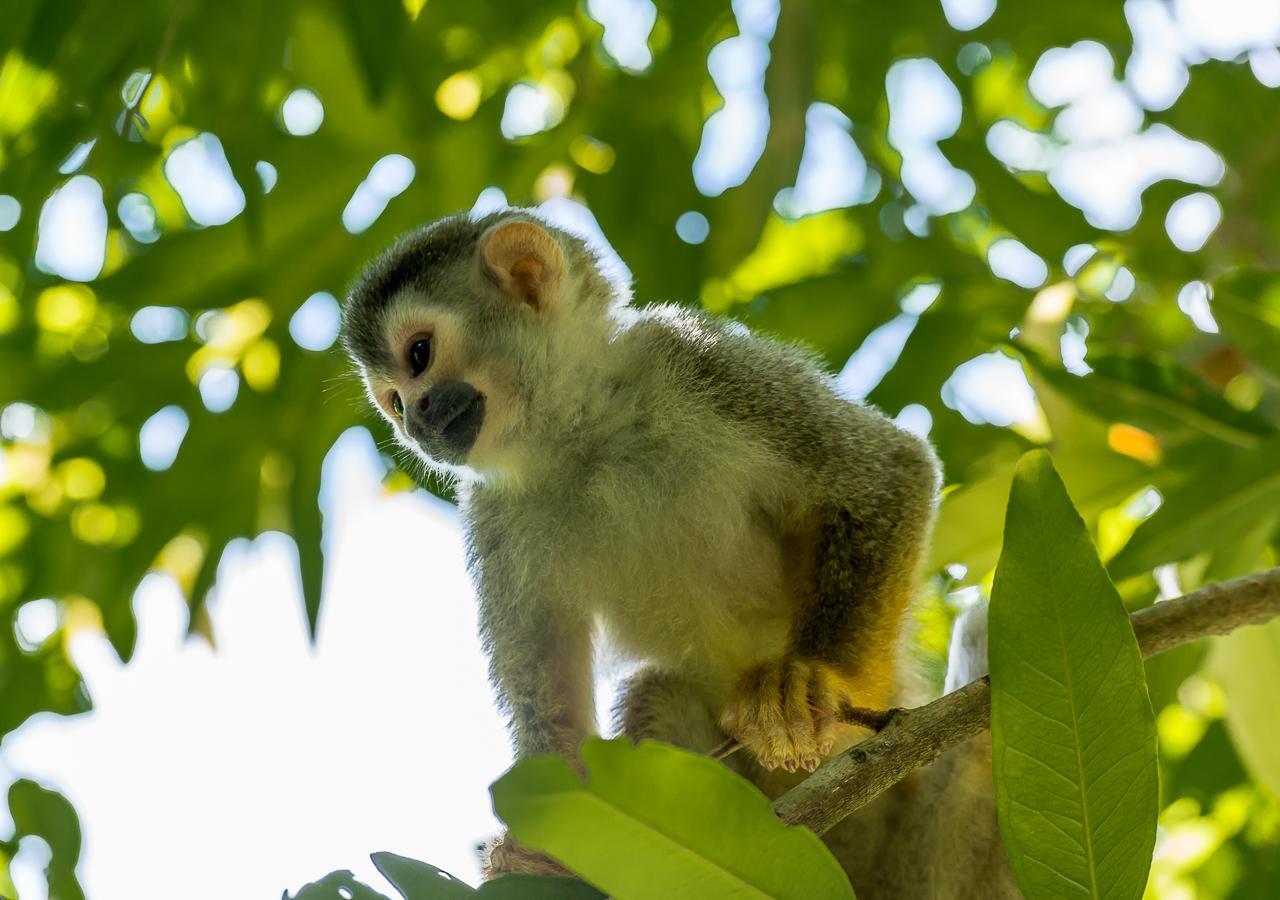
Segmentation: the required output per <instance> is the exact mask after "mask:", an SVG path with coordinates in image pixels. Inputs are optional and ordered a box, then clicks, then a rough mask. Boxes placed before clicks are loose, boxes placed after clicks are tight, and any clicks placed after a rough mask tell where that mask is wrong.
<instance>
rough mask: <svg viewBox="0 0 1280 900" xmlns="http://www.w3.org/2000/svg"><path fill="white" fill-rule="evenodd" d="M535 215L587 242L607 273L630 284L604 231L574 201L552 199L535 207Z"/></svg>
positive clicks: (627, 275) (625, 266)
mask: <svg viewBox="0 0 1280 900" xmlns="http://www.w3.org/2000/svg"><path fill="white" fill-rule="evenodd" d="M537 211H538V213H539V214H540V215H542V216H544V217H545V218H546V219H547V221H549V222H550V223H551V224H553V225H556V226H558V227H560V228H563V229H564V230H565V231H568V232H569V233H571V234H576V235H577V236H578V237H580V238H582V239H583V240H584V241H586V242H587V245H588V246H590V247H591V249H592V250H594V251H595V253H596V255H597V256H598V257H599V258H600V262H601V263H602V264H603V266H604V268H605V269H606V271H609V272H611V273H612V274H613V275H616V276H617V277H618V278H619V279H621V280H622V281H625V282H626V283H628V284H630V283H631V269H630V268H628V266H627V264H626V263H625V262H623V261H622V257H621V256H619V255H618V251H617V250H615V249H613V245H612V244H610V243H609V239H608V238H607V237H605V234H604V230H603V229H601V228H600V223H599V222H597V221H596V217H595V214H594V213H592V212H591V210H590V209H588V208H587V207H586V206H584V205H582V204H581V203H579V202H578V201H577V200H570V199H569V198H568V197H552V198H551V199H550V200H545V201H543V202H542V203H540V204H539V205H538V208H537Z"/></svg>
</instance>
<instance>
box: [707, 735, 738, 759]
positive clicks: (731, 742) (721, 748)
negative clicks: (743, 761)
mask: <svg viewBox="0 0 1280 900" xmlns="http://www.w3.org/2000/svg"><path fill="white" fill-rule="evenodd" d="M741 749H742V742H741V741H739V740H738V739H737V738H726V739H725V740H724V741H722V742H721V743H720V744H719V745H718V746H717V747H716V748H715V749H714V750H712V751H711V753H710V754H709V755H710V757H711V758H712V759H725V758H726V757H729V756H733V754H735V753H737V752H738V751H739V750H741Z"/></svg>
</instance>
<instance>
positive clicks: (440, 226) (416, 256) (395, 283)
mask: <svg viewBox="0 0 1280 900" xmlns="http://www.w3.org/2000/svg"><path fill="white" fill-rule="evenodd" d="M502 215H503V214H502V213H494V214H491V215H488V216H484V217H482V218H479V219H473V218H471V216H470V214H468V213H459V214H457V215H453V216H449V217H448V218H446V219H441V220H440V221H438V222H434V223H432V224H430V225H427V226H425V227H423V228H419V229H418V230H417V231H411V232H409V233H408V234H406V235H404V236H403V237H402V238H400V240H398V241H396V243H395V244H393V245H392V246H391V247H390V248H388V249H387V250H385V251H384V252H383V253H382V254H381V255H380V256H379V257H378V258H377V259H375V260H374V261H373V262H372V263H370V264H369V265H368V266H367V267H366V268H365V270H364V272H362V273H361V274H360V277H359V278H357V279H356V282H355V284H353V285H352V287H351V290H350V291H349V292H348V294H347V302H346V304H345V305H344V307H343V310H342V345H343V346H344V347H345V348H346V350H347V353H349V354H350V355H351V357H352V358H353V359H355V360H356V361H357V362H358V363H360V364H361V365H363V366H364V367H365V368H367V369H375V370H381V371H386V370H388V369H389V368H390V367H391V357H390V354H389V352H388V350H387V347H386V343H385V337H384V334H383V324H382V323H383V316H384V315H385V314H386V312H387V308H388V307H389V306H390V304H391V301H392V299H393V298H395V297H396V296H397V295H398V294H400V293H401V292H402V291H404V290H406V289H408V290H415V291H421V292H423V293H427V292H429V291H430V290H431V286H432V285H433V284H434V283H435V282H436V281H437V280H438V278H439V277H440V275H441V274H442V273H443V271H444V269H445V268H446V267H448V266H451V265H453V264H455V263H457V262H458V261H459V260H463V259H469V258H471V256H472V255H473V254H474V253H475V247H476V243H477V242H478V241H479V239H480V235H481V234H483V233H484V231H485V229H487V228H489V226H491V225H493V224H494V223H495V222H497V221H498V220H499V219H501V218H502Z"/></svg>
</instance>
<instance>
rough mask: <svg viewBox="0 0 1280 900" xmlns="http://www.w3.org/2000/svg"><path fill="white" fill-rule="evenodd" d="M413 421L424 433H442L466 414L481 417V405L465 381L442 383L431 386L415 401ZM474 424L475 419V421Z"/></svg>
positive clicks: (477, 392)
mask: <svg viewBox="0 0 1280 900" xmlns="http://www.w3.org/2000/svg"><path fill="white" fill-rule="evenodd" d="M416 406H417V411H416V413H415V414H414V416H413V418H414V419H415V420H416V423H417V424H418V426H419V427H420V428H422V429H423V430H424V431H425V432H436V433H439V432H444V431H447V430H449V429H450V427H451V426H453V425H454V424H455V423H457V422H458V420H459V419H466V418H469V416H468V414H471V413H480V414H481V415H483V408H484V402H483V398H482V397H481V396H480V392H479V391H477V390H476V389H475V388H474V387H473V386H472V385H470V384H468V383H467V382H465V381H445V382H442V383H440V384H436V385H433V386H432V387H431V389H430V390H428V391H427V392H426V393H425V394H423V395H422V396H421V397H420V398H418V402H417V404H416ZM477 423H478V419H477Z"/></svg>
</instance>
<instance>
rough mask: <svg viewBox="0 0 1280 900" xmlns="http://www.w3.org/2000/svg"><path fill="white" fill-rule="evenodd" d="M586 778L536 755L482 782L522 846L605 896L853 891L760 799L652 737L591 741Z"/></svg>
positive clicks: (731, 777)
mask: <svg viewBox="0 0 1280 900" xmlns="http://www.w3.org/2000/svg"><path fill="white" fill-rule="evenodd" d="M581 755H582V761H583V762H584V763H585V764H586V767H587V770H588V777H587V780H586V783H585V784H584V783H583V781H582V780H581V779H580V778H579V777H578V775H577V774H576V773H575V772H574V770H573V768H572V767H571V766H570V765H569V763H568V761H567V760H565V759H563V758H561V757H558V756H537V757H532V758H530V759H527V760H524V761H522V762H520V763H518V764H516V766H515V767H514V768H513V769H512V770H511V771H510V772H508V773H507V774H506V775H504V776H503V777H502V778H501V779H499V780H498V781H497V782H496V783H495V784H494V785H493V788H492V792H493V804H494V809H495V810H496V811H497V813H498V815H499V816H500V817H501V818H502V819H503V821H505V822H506V823H507V825H508V826H509V827H510V829H511V833H512V834H513V835H515V837H516V838H517V839H518V840H520V841H521V842H522V843H524V844H527V845H528V846H530V847H533V848H535V849H537V850H541V851H543V852H545V853H547V854H549V855H551V856H552V857H554V858H555V859H558V860H559V861H560V862H562V863H564V864H565V865H566V866H568V867H569V868H571V869H572V870H573V871H575V872H578V873H579V874H581V875H582V876H583V877H584V878H586V879H587V880H589V881H590V882H592V883H593V884H595V885H597V886H599V887H600V888H601V889H603V890H604V891H606V892H607V893H608V894H610V895H611V896H616V897H621V898H626V897H663V898H672V900H677V898H691V900H693V898H697V900H702V898H707V897H716V898H726V900H729V898H753V900H759V898H765V897H778V898H791V897H794V898H797V900H800V898H804V900H809V898H815V897H822V898H828V897H829V898H838V897H846V898H850V897H852V896H853V890H852V889H851V888H850V887H849V882H848V879H847V878H846V877H845V874H844V872H843V871H842V870H841V868H840V865H839V863H837V862H836V860H835V858H834V857H832V856H831V854H830V853H829V852H828V851H827V849H826V848H825V847H824V846H823V844H822V842H821V841H820V840H819V839H818V837H817V836H816V835H814V834H813V833H812V832H810V831H808V830H806V829H802V828H792V827H788V826H786V825H783V824H782V823H781V822H780V821H778V819H777V818H776V817H775V816H774V814H773V810H772V807H771V806H770V804H769V801H768V799H767V798H766V797H765V796H764V795H763V794H762V793H760V792H759V791H758V790H756V788H755V787H753V786H752V785H751V784H750V783H749V782H747V781H746V780H745V779H743V778H740V777H739V776H738V775H736V774H734V773H733V772H731V771H730V770H729V769H728V768H726V767H725V766H724V765H722V764H721V763H718V762H716V761H715V760H712V759H710V758H708V757H705V756H700V755H698V754H695V753H690V752H688V751H685V750H680V749H677V748H675V747H671V746H668V745H665V744H659V743H655V742H652V741H645V742H642V743H641V744H640V745H639V746H632V744H631V743H630V741H628V740H626V739H617V740H612V741H606V740H602V739H600V738H590V739H588V740H587V741H586V742H585V743H583V745H582V751H581Z"/></svg>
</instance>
